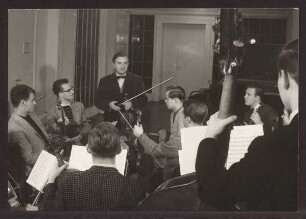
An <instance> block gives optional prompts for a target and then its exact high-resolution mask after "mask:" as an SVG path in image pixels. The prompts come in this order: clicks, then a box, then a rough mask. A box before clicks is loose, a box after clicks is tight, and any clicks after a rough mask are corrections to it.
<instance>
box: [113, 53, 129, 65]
mask: <svg viewBox="0 0 306 219" xmlns="http://www.w3.org/2000/svg"><path fill="white" fill-rule="evenodd" d="M119 57H127V58H128V60H129V57H128V56H127V55H126V54H125V53H123V52H116V53H115V55H114V56H113V58H112V62H113V63H115V62H116V59H117V58H119Z"/></svg>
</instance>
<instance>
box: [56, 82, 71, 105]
mask: <svg viewBox="0 0 306 219" xmlns="http://www.w3.org/2000/svg"><path fill="white" fill-rule="evenodd" d="M52 90H53V93H54V94H55V95H56V96H57V97H59V98H60V99H61V100H66V101H72V100H73V98H74V89H73V86H72V85H70V83H69V81H68V79H67V78H63V79H58V80H56V81H54V83H53V86H52Z"/></svg>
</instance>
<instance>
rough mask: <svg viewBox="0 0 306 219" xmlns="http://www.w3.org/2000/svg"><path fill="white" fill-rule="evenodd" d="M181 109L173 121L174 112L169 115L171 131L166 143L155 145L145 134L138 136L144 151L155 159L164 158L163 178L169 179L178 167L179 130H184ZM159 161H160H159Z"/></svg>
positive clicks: (180, 144)
mask: <svg viewBox="0 0 306 219" xmlns="http://www.w3.org/2000/svg"><path fill="white" fill-rule="evenodd" d="M183 111H184V110H183V108H181V109H180V110H179V111H178V112H177V114H176V116H175V118H174V121H173V117H174V112H172V113H171V115H170V122H171V130H170V137H169V140H168V141H167V142H161V143H159V144H158V143H156V142H155V141H153V140H152V139H150V138H149V137H148V136H147V135H146V134H142V135H140V136H139V138H138V141H139V142H140V144H141V145H142V146H143V147H144V151H145V153H147V154H150V155H151V156H153V157H156V158H165V159H164V160H166V162H165V164H164V165H165V170H164V178H165V179H169V178H170V177H169V175H171V173H172V172H173V169H174V168H176V167H179V158H178V156H179V155H178V150H181V149H182V143H181V129H182V128H184V127H185V126H184V113H183ZM160 161H161V160H160ZM168 173H169V174H168Z"/></svg>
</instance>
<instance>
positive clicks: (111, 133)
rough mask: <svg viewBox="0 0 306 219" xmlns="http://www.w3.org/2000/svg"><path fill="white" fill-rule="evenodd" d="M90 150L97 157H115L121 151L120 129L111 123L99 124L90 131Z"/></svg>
mask: <svg viewBox="0 0 306 219" xmlns="http://www.w3.org/2000/svg"><path fill="white" fill-rule="evenodd" d="M88 150H89V151H90V153H91V154H93V155H94V156H97V157H109V158H111V157H114V156H115V155H116V154H118V153H120V151H121V147H120V137H119V133H118V130H117V129H116V128H115V127H114V126H113V125H112V124H111V123H107V122H101V123H99V124H97V125H96V126H95V127H94V128H93V129H92V130H91V131H90V132H89V135H88Z"/></svg>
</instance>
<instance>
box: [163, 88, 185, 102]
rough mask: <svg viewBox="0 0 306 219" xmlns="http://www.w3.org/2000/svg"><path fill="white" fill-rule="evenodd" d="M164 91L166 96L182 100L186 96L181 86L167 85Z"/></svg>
mask: <svg viewBox="0 0 306 219" xmlns="http://www.w3.org/2000/svg"><path fill="white" fill-rule="evenodd" d="M166 92H168V96H169V97H170V98H171V99H173V98H178V99H180V100H184V99H185V98H186V93H185V90H184V88H182V87H181V86H169V87H167V89H166Z"/></svg>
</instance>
